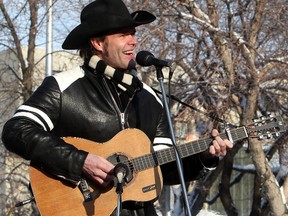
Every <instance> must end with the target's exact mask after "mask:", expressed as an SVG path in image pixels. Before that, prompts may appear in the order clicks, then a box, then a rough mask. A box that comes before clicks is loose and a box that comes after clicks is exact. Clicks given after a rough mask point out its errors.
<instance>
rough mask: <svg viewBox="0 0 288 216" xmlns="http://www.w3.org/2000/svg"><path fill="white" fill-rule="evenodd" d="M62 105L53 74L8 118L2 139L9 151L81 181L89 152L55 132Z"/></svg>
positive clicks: (54, 172)
mask: <svg viewBox="0 0 288 216" xmlns="http://www.w3.org/2000/svg"><path fill="white" fill-rule="evenodd" d="M60 106H61V92H60V90H59V88H58V84H57V82H56V80H55V79H54V78H53V77H48V78H46V79H45V80H44V82H43V83H42V85H41V86H40V87H39V88H38V89H37V90H36V91H35V92H34V93H33V95H32V96H31V97H30V98H29V99H28V100H27V101H26V102H25V103H24V104H23V105H22V106H20V107H19V108H18V110H17V111H16V113H15V115H14V116H13V117H12V118H11V119H10V120H8V121H7V122H6V124H5V125H4V127H3V132H2V140H3V143H4V145H5V147H6V148H7V149H8V150H9V151H11V152H14V153H16V154H18V155H20V156H21V157H23V158H25V159H27V160H31V162H32V163H36V164H39V165H40V166H42V167H43V168H45V169H47V171H49V172H52V173H53V174H55V175H58V176H60V177H63V178H66V179H68V180H71V181H73V182H74V181H75V182H77V181H79V180H80V177H81V173H82V166H83V163H84V160H85V158H86V156H87V154H88V153H87V152H84V151H81V150H78V149H76V148H75V147H74V146H72V145H70V144H67V143H65V142H64V141H63V140H62V139H60V138H59V137H56V136H54V135H53V133H51V131H53V128H54V125H55V124H56V123H57V119H58V118H59V115H60V113H59V112H60Z"/></svg>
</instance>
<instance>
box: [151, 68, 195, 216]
mask: <svg viewBox="0 0 288 216" xmlns="http://www.w3.org/2000/svg"><path fill="white" fill-rule="evenodd" d="M162 68H163V67H160V66H156V74H157V79H158V81H159V84H160V88H161V92H162V98H163V106H164V108H165V111H166V115H167V120H168V124H169V128H170V132H171V139H172V144H173V148H174V152H175V156H176V164H177V168H178V173H179V178H180V183H181V187H182V191H183V197H184V203H185V207H186V212H187V213H188V215H189V216H191V212H190V207H189V202H188V196H187V190H186V187H185V181H184V175H183V169H182V163H181V157H180V155H179V152H178V150H177V146H176V138H175V134H174V130H173V125H172V120H171V116H170V110H169V106H168V103H167V99H166V93H165V88H164V84H163V80H164V76H163V72H162Z"/></svg>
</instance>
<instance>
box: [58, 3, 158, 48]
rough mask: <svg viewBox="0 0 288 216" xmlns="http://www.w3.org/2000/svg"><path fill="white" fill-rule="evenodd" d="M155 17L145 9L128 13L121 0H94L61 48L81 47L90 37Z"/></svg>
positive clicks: (148, 21) (138, 23) (151, 19)
mask: <svg viewBox="0 0 288 216" xmlns="http://www.w3.org/2000/svg"><path fill="white" fill-rule="evenodd" d="M155 19H156V17H155V16H154V15H153V14H151V13H149V12H147V11H143V10H140V11H135V12H133V13H131V14H130V12H129V11H128V9H127V7H126V6H125V4H124V3H123V2H122V0H96V1H94V2H92V3H90V4H89V5H87V6H86V7H85V8H84V9H83V10H82V12H81V17H80V20H81V24H80V25H78V26H76V27H75V28H74V29H73V30H72V31H71V32H70V33H69V35H68V36H67V38H66V39H65V41H64V43H63V44H62V48H63V49H80V48H83V47H84V46H85V45H86V44H87V43H88V41H89V39H90V38H92V37H96V36H103V35H105V34H107V33H109V32H111V31H115V30H119V29H122V28H128V27H136V26H139V25H142V24H147V23H150V22H153V21H154V20H155Z"/></svg>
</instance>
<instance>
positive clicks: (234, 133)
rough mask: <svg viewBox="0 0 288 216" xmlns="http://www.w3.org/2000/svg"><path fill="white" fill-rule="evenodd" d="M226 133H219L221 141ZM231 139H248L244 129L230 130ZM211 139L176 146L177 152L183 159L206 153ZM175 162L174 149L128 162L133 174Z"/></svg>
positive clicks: (225, 136) (156, 152)
mask: <svg viewBox="0 0 288 216" xmlns="http://www.w3.org/2000/svg"><path fill="white" fill-rule="evenodd" d="M227 134H228V133H226V132H225V133H221V134H220V135H219V136H220V137H221V138H222V139H228V135H227ZM230 134H231V138H232V140H233V141H238V140H242V139H244V138H247V137H248V134H247V131H246V128H245V127H240V128H236V129H231V130H230ZM229 136H230V135H229ZM212 141H213V139H212V138H210V137H207V138H204V139H199V140H196V141H193V142H189V143H184V144H180V145H177V149H178V152H179V154H180V157H181V158H185V157H188V156H191V155H194V154H197V153H200V152H203V151H206V150H207V149H208V148H209V146H210V145H211V142H212ZM175 160H176V156H175V151H174V148H167V149H163V150H159V151H155V152H153V153H152V154H146V155H143V156H141V157H137V158H134V159H132V160H131V161H130V163H132V166H133V169H134V171H135V172H139V171H141V170H145V169H148V168H151V167H156V166H159V165H163V164H166V163H169V162H172V161H175Z"/></svg>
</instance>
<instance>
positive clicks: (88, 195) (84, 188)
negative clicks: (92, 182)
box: [78, 176, 93, 202]
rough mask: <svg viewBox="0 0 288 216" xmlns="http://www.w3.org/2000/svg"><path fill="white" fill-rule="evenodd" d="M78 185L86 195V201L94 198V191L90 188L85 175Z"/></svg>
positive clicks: (84, 195)
mask: <svg viewBox="0 0 288 216" xmlns="http://www.w3.org/2000/svg"><path fill="white" fill-rule="evenodd" d="M78 187H79V188H80V191H81V192H82V195H83V197H84V202H89V201H91V200H93V198H92V193H91V192H90V190H89V185H88V183H87V181H86V179H85V178H84V176H83V177H82V178H81V180H80V184H79V186H78Z"/></svg>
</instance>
